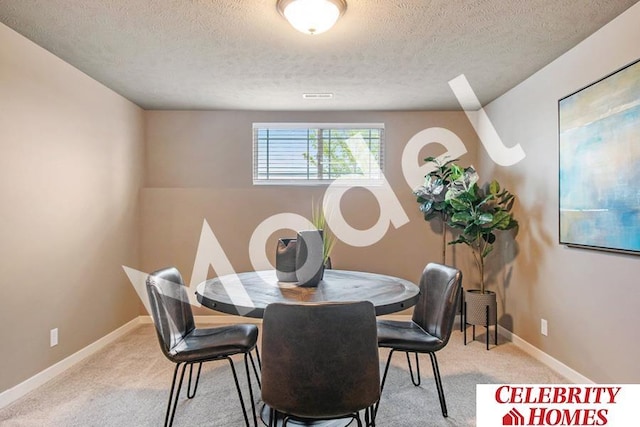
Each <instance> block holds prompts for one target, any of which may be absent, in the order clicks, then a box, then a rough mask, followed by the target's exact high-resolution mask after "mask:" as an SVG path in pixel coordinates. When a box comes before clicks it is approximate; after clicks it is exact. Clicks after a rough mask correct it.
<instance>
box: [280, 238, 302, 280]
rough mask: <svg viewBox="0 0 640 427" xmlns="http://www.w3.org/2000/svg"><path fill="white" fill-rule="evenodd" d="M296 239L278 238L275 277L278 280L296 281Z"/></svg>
mask: <svg viewBox="0 0 640 427" xmlns="http://www.w3.org/2000/svg"><path fill="white" fill-rule="evenodd" d="M297 246H298V245H297V242H296V239H278V246H277V247H276V277H277V278H278V280H279V281H280V282H297V281H298V278H297V276H296V248H297Z"/></svg>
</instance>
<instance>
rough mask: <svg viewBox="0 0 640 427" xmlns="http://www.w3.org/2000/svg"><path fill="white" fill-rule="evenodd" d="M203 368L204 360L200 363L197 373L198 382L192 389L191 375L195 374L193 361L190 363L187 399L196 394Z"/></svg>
mask: <svg viewBox="0 0 640 427" xmlns="http://www.w3.org/2000/svg"><path fill="white" fill-rule="evenodd" d="M201 370H202V362H201V363H198V374H197V375H196V382H195V385H194V386H193V390H191V377H192V376H193V363H189V383H188V385H187V399H193V398H194V397H195V396H196V391H197V390H198V382H199V381H200V371H201Z"/></svg>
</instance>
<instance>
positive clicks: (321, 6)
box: [276, 0, 347, 34]
mask: <svg viewBox="0 0 640 427" xmlns="http://www.w3.org/2000/svg"><path fill="white" fill-rule="evenodd" d="M346 6H347V3H346V2H345V1H344V0H278V3H277V4H276V7H277V8H278V10H279V11H280V13H282V14H283V15H284V17H285V18H286V19H287V21H289V23H290V24H291V25H292V26H293V28H295V29H296V30H298V31H300V32H302V33H305V34H320V33H324V32H325V31H327V30H328V29H330V28H331V27H333V25H334V24H335V23H336V21H337V20H338V18H339V17H340V15H342V13H344V10H345V9H346Z"/></svg>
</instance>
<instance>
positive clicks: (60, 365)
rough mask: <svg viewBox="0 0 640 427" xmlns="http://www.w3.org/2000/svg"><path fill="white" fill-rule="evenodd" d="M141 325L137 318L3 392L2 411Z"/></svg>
mask: <svg viewBox="0 0 640 427" xmlns="http://www.w3.org/2000/svg"><path fill="white" fill-rule="evenodd" d="M139 324H140V319H139V318H135V319H133V320H131V321H129V322H128V323H126V324H124V325H122V326H121V327H119V328H118V329H116V330H115V331H113V332H111V333H109V334H107V335H105V336H104V337H102V338H100V339H99V340H97V341H95V342H93V343H91V344H89V345H88V346H86V347H84V348H83V349H81V350H78V351H77V352H75V353H73V354H72V355H71V356H68V357H66V358H64V359H62V360H61V361H59V362H57V363H56V364H54V365H51V366H50V367H48V368H47V369H45V370H43V371H41V372H38V373H37V374H36V375H34V376H32V377H31V378H29V379H27V380H25V381H23V382H21V383H20V384H18V385H15V386H13V387H11V388H10V389H8V390H5V391H3V392H2V393H0V409H1V408H4V407H5V406H8V405H9V404H11V403H13V402H15V401H16V400H18V399H19V398H21V397H22V396H24V395H25V394H27V393H29V392H30V391H33V390H35V389H36V388H38V387H40V386H41V385H43V384H44V383H46V382H47V381H49V380H51V379H53V378H54V377H56V376H58V375H60V374H61V373H63V372H64V371H66V370H67V369H69V368H71V367H72V366H73V365H75V364H76V363H78V362H80V361H82V360H83V359H85V358H87V357H89V356H91V355H92V354H94V353H95V352H97V351H98V350H100V349H102V348H104V347H106V346H107V345H109V344H111V343H112V342H114V341H115V340H117V339H118V338H120V337H121V336H123V335H125V334H126V333H128V332H129V331H131V330H133V329H134V328H135V327H136V326H138V325H139Z"/></svg>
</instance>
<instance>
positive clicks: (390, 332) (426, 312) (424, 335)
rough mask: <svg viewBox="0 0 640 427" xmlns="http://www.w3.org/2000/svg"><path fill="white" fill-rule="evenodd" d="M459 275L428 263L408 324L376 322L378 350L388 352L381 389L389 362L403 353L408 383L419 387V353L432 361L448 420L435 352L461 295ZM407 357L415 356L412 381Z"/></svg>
mask: <svg viewBox="0 0 640 427" xmlns="http://www.w3.org/2000/svg"><path fill="white" fill-rule="evenodd" d="M461 289H462V273H461V272H460V270H458V269H455V268H453V267H448V266H446V265H442V264H436V263H430V264H428V265H427V266H426V267H425V269H424V271H423V272H422V277H421V278H420V297H419V298H418V303H417V304H416V306H415V307H414V311H413V316H412V318H411V321H410V322H398V321H392V320H378V346H379V347H385V348H390V349H391V351H390V352H389V357H388V359H387V365H386V367H385V369H384V375H383V376H382V386H381V387H382V388H384V382H385V380H386V378H387V372H388V371H389V362H391V356H393V353H394V352H395V351H402V352H404V353H406V356H407V363H408V364H409V373H410V375H411V381H412V382H413V384H414V385H415V386H419V385H420V365H419V364H418V353H428V354H429V356H430V357H431V365H432V367H433V375H434V379H435V382H436V388H437V389H438V397H439V399H440V407H441V409H442V415H443V416H445V417H446V416H447V404H446V402H445V398H444V390H443V389H442V380H441V379H440V370H439V369H438V359H437V358H436V352H437V351H438V350H441V349H442V348H443V347H444V346H446V345H447V342H449V337H450V336H451V330H452V328H453V320H454V318H455V316H456V311H457V310H456V309H457V305H458V300H459V298H460V292H461ZM409 353H414V354H415V360H416V370H417V375H416V376H415V377H414V375H413V370H412V368H411V359H410V357H409ZM376 410H377V407H376Z"/></svg>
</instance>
